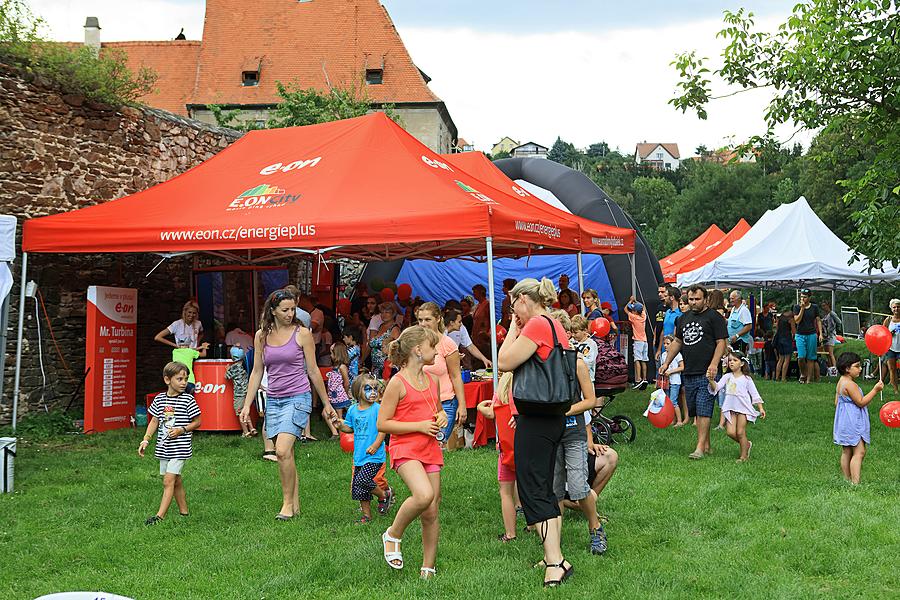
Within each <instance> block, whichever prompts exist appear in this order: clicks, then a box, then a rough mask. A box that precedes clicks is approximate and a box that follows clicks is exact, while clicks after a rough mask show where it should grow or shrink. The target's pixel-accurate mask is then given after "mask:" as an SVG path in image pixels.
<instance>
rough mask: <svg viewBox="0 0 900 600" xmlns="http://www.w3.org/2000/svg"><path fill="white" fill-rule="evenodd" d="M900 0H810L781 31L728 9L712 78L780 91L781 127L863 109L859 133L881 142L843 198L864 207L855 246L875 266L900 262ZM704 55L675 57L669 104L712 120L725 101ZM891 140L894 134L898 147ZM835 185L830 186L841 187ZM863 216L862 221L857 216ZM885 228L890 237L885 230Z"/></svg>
mask: <svg viewBox="0 0 900 600" xmlns="http://www.w3.org/2000/svg"><path fill="white" fill-rule="evenodd" d="M897 14H898V7H897V2H896V0H880V1H875V0H862V1H857V2H849V1H847V0H807V1H806V2H801V3H799V4H797V5H795V6H794V9H793V13H792V14H791V15H790V16H789V17H788V18H787V20H786V21H785V22H784V23H782V24H781V25H780V26H779V27H778V28H777V29H776V30H775V31H774V32H772V33H769V32H763V31H757V30H756V29H755V23H754V20H753V14H752V13H750V12H746V11H745V10H744V9H739V10H738V11H737V12H731V11H726V12H725V14H724V18H723V21H724V24H725V27H724V28H723V29H722V30H721V31H720V32H719V33H718V34H717V38H720V39H722V40H723V42H724V43H725V45H724V48H723V50H722V52H721V59H722V66H721V68H719V69H716V70H714V71H712V75H713V76H714V77H716V78H718V79H719V80H720V81H722V82H723V83H725V84H728V85H731V86H737V87H738V90H737V91H736V92H732V94H728V95H733V94H734V93H740V92H741V91H745V90H750V89H755V88H759V87H769V88H772V90H774V93H773V95H772V99H771V100H770V102H769V104H768V105H767V107H766V109H765V111H764V117H765V120H766V122H767V124H768V127H769V129H770V130H771V129H772V128H773V127H774V126H776V125H778V124H781V123H795V124H797V125H799V126H801V127H805V128H809V129H817V128H820V127H824V126H827V125H828V124H830V123H832V122H834V121H835V119H838V118H840V117H844V116H850V115H858V116H860V117H861V118H859V119H854V121H853V122H854V124H855V126H856V127H858V128H860V129H859V135H860V136H861V137H864V138H866V139H868V140H870V142H871V143H872V144H873V145H874V146H877V147H878V148H879V151H878V154H877V158H876V160H875V162H874V163H872V164H871V166H870V168H869V169H868V170H867V171H866V173H865V175H861V176H858V177H854V178H849V179H847V180H846V181H844V183H843V185H844V186H845V189H846V190H847V192H846V195H845V197H844V201H845V203H846V204H847V205H848V206H853V207H855V208H854V209H853V210H852V211H851V216H852V218H853V219H854V222H856V224H857V232H858V233H854V234H853V235H851V243H852V244H854V247H855V249H856V250H858V251H859V252H861V253H863V254H866V255H868V256H869V258H870V260H871V261H872V262H874V263H876V264H878V263H880V262H881V261H883V260H888V261H892V262H895V264H896V261H897V260H898V257H900V248H898V246H897V241H896V238H900V236H898V235H896V234H897V230H898V227H897V224H896V217H894V220H890V219H889V218H888V215H889V213H890V211H891V209H894V210H895V212H896V207H897V206H898V205H900V198H898V195H897V192H896V189H897V187H898V183H900V175H898V166H897V165H900V150H898V149H897V148H898V146H900V144H898V143H897V142H898V141H900V139H898V138H900V136H898V133H897V131H898V128H900V125H898V124H900V18H897ZM703 62H704V61H703V60H700V59H697V58H696V54H695V53H694V52H684V53H682V54H680V55H678V57H676V60H675V61H673V63H672V65H673V66H674V67H675V70H676V71H677V72H678V75H679V79H680V81H679V82H678V84H677V93H678V95H677V96H676V97H675V98H673V99H672V100H670V101H669V103H670V104H672V105H673V106H674V107H675V108H676V109H679V110H681V111H682V112H685V111H687V110H688V109H691V110H694V111H696V112H697V115H698V117H700V118H701V119H705V118H706V110H705V108H706V105H707V104H708V103H709V102H710V101H711V100H714V99H716V97H715V96H712V94H711V92H710V82H709V81H708V80H707V79H705V78H704V77H703V75H702V73H705V72H708V71H706V70H705V67H704V66H703ZM889 140H891V142H890V143H888V142H889ZM833 183H834V181H832V182H831V184H833ZM857 219H858V221H857ZM884 231H888V232H890V233H888V234H885V233H883V232H884Z"/></svg>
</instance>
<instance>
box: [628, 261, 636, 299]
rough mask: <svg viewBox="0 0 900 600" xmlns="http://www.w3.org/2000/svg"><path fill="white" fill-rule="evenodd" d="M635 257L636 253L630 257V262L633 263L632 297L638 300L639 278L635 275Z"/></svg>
mask: <svg viewBox="0 0 900 600" xmlns="http://www.w3.org/2000/svg"><path fill="white" fill-rule="evenodd" d="M634 257H635V254H634V252H632V253H631V254H629V255H628V260H629V261H631V295H632V296H634V297H635V298H637V276H636V275H635V267H634V263H635V260H634Z"/></svg>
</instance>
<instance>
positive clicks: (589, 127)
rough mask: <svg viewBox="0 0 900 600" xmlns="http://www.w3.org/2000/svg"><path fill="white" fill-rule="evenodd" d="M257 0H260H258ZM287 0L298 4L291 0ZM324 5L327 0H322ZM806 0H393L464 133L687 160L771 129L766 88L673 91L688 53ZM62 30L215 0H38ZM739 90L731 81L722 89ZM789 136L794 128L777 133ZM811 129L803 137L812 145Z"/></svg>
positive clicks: (153, 26)
mask: <svg viewBox="0 0 900 600" xmlns="http://www.w3.org/2000/svg"><path fill="white" fill-rule="evenodd" d="M248 1H250V0H248ZM282 1H284V0H282ZM313 1H315V0H313ZM794 3H795V2H794V0H734V2H733V3H732V2H721V1H718V0H682V1H681V2H678V3H673V2H662V1H659V0H644V1H643V2H640V3H638V2H619V1H613V0H608V1H601V0H595V1H593V2H587V1H583V0H567V1H566V2H547V1H546V0H518V1H509V0H487V1H486V0H477V1H476V0H454V1H453V2H432V1H429V2H423V1H422V0H383V4H384V5H385V6H386V7H387V8H388V12H389V13H390V14H391V17H392V19H393V20H394V24H395V25H396V26H397V29H398V30H399V32H400V36H401V37H402V38H403V41H404V43H405V44H406V47H407V49H408V50H409V52H410V54H411V55H412V58H413V60H414V61H415V63H416V64H417V65H418V66H419V68H421V69H422V70H423V71H425V72H426V73H427V74H428V75H429V76H430V77H431V78H432V82H431V84H430V86H431V88H432V90H434V91H435V93H437V94H438V95H439V96H440V97H441V98H442V99H443V100H444V101H445V102H446V103H447V107H448V108H449V110H450V114H451V116H452V117H453V120H454V122H455V123H456V126H457V127H458V129H459V134H460V136H462V137H465V138H466V139H467V140H468V141H469V142H470V143H473V144H475V146H476V148H478V149H481V150H490V147H491V145H493V144H494V143H495V142H497V141H498V140H499V139H500V138H501V137H502V136H504V135H508V136H510V137H512V138H513V139H515V140H517V141H519V142H526V141H534V142H538V143H540V144H543V145H545V146H550V145H551V144H552V143H553V141H554V140H555V139H556V137H557V136H561V137H562V138H563V139H565V140H567V141H570V142H572V143H574V144H575V145H576V146H579V147H584V146H587V145H588V144H590V143H593V142H598V141H602V140H605V141H607V142H608V143H609V144H610V146H612V147H614V148H615V147H618V148H620V149H621V150H622V151H624V152H627V153H631V152H633V151H634V145H635V143H636V142H641V141H645V140H646V141H648V142H675V143H677V144H678V145H679V148H680V149H681V154H682V156H690V155H692V154H694V149H695V148H696V147H697V146H698V145H700V144H705V145H706V146H708V147H710V148H715V147H719V146H722V145H724V144H726V143H728V142H729V141H736V142H740V141H743V140H744V139H746V138H747V137H749V136H750V135H753V134H755V133H763V132H764V131H765V125H764V123H763V120H762V113H763V107H764V106H765V103H766V100H767V96H766V93H765V92H763V91H754V92H750V93H747V94H741V95H739V96H736V97H733V98H729V99H726V100H721V101H718V102H715V103H713V104H712V105H711V106H710V108H709V119H708V120H707V121H701V120H699V119H697V118H696V116H694V115H693V114H691V113H688V114H687V115H682V114H681V113H680V112H677V111H675V110H674V109H673V108H672V107H671V106H670V105H668V104H667V101H668V100H669V99H670V98H672V96H673V95H674V90H675V83H676V81H677V79H676V76H675V71H674V69H673V68H672V67H671V66H670V65H669V63H670V62H671V61H672V59H673V58H674V56H675V54H676V53H678V52H679V51H682V50H690V49H697V50H698V51H699V52H700V53H701V54H702V55H703V56H709V57H712V58H714V59H715V57H717V56H718V55H719V53H720V51H721V41H717V40H716V39H715V34H716V32H717V31H719V30H720V29H721V28H722V19H721V17H722V11H723V10H725V9H727V8H730V9H737V8H738V7H740V6H744V7H746V8H748V9H750V10H752V11H753V12H754V13H755V14H756V15H757V23H758V24H759V25H760V26H762V27H764V28H767V29H774V28H775V27H776V26H777V25H778V24H779V23H781V22H783V21H784V19H785V18H786V16H787V15H788V14H789V13H790V10H791V7H792V6H793V4H794ZM29 4H30V6H31V7H32V10H34V12H35V13H36V14H38V15H40V16H42V17H44V19H45V20H46V21H47V23H48V25H49V29H50V31H49V34H50V36H51V37H52V38H53V39H57V40H66V41H73V40H75V41H77V40H82V39H83V37H84V32H83V29H82V26H83V25H84V19H85V17H87V16H96V17H99V19H100V25H101V27H102V32H101V37H102V39H103V40H104V41H120V40H154V39H155V40H160V39H163V40H164V39H172V38H174V37H175V35H176V34H177V33H178V31H179V29H180V28H181V27H184V30H185V34H186V35H187V38H188V39H200V38H201V36H202V33H203V15H204V10H205V2H203V0H30V2H29ZM717 91H725V90H717ZM777 133H778V134H779V135H780V136H781V138H782V139H787V138H788V137H790V135H791V134H792V133H794V129H793V128H791V127H787V126H785V127H783V128H781V129H779V130H778V131H777ZM810 137H811V136H810V134H808V133H806V132H803V133H801V134H799V135H797V136H796V137H794V140H793V141H800V142H802V143H803V144H804V146H806V145H808V141H809V139H810Z"/></svg>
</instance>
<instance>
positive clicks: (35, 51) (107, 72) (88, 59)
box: [0, 0, 157, 106]
mask: <svg viewBox="0 0 900 600" xmlns="http://www.w3.org/2000/svg"><path fill="white" fill-rule="evenodd" d="M44 26H45V24H44V21H43V19H41V18H40V17H38V16H35V15H34V14H33V13H32V12H31V10H30V9H29V8H28V6H27V5H26V4H25V3H24V2H22V0H0V60H4V61H8V62H10V63H12V64H15V65H18V66H20V67H22V68H24V69H26V70H28V71H31V72H34V73H38V74H40V75H42V76H44V77H46V78H47V79H49V80H51V81H53V82H54V83H56V84H57V85H59V86H60V88H61V89H63V90H65V91H66V92H68V93H72V94H80V95H82V96H84V97H85V98H90V99H92V100H96V101H98V102H103V103H105V104H109V105H112V106H120V105H123V104H137V103H138V101H139V99H140V98H141V97H143V96H145V95H146V94H148V93H150V92H152V91H153V89H154V85H155V83H156V79H157V76H156V73H154V72H153V71H152V70H150V69H148V68H146V67H142V68H141V69H140V70H138V72H137V73H134V72H132V71H131V70H130V69H129V68H128V66H127V62H128V57H127V56H126V54H125V53H124V52H122V51H121V50H104V51H103V53H102V54H101V55H99V56H95V55H94V53H93V51H92V50H91V49H90V48H87V47H85V46H79V47H77V48H70V47H68V46H66V45H63V44H59V43H57V42H51V41H49V40H46V39H44V37H43V36H42V32H43V30H44Z"/></svg>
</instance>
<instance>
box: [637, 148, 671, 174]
mask: <svg viewBox="0 0 900 600" xmlns="http://www.w3.org/2000/svg"><path fill="white" fill-rule="evenodd" d="M634 162H635V164H638V165H641V164H647V165H649V166H651V167H653V168H655V169H659V170H660V171H662V170H665V171H675V170H676V169H678V166H679V165H680V164H681V153H680V152H679V151H678V144H673V143H658V142H653V143H649V144H648V143H647V142H643V143H640V144H638V145H637V146H636V147H635V149H634Z"/></svg>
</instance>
